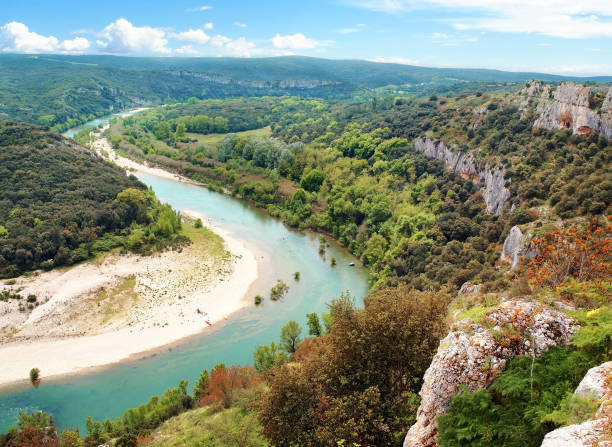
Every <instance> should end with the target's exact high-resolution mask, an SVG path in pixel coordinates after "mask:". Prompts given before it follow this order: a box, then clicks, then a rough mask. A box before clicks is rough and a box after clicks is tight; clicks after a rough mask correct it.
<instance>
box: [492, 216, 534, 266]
mask: <svg viewBox="0 0 612 447" xmlns="http://www.w3.org/2000/svg"><path fill="white" fill-rule="evenodd" d="M530 241H531V237H530V236H529V235H528V234H523V232H522V231H521V229H520V228H519V227H518V226H516V225H515V226H513V227H512V228H511V229H510V233H508V236H506V239H505V240H504V248H503V249H502V252H501V255H500V259H501V260H502V261H507V262H509V263H511V264H512V269H515V268H517V267H518V266H519V264H520V262H521V258H522V257H531V256H533V254H534V253H533V251H532V250H531V248H530V245H529V242H530Z"/></svg>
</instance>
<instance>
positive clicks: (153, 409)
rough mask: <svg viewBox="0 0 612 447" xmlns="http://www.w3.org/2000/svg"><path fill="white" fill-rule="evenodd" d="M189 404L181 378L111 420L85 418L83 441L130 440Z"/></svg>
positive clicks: (190, 399) (185, 383)
mask: <svg viewBox="0 0 612 447" xmlns="http://www.w3.org/2000/svg"><path fill="white" fill-rule="evenodd" d="M192 406H193V399H192V397H191V396H190V395H189V393H188V392H187V382H186V381H184V380H181V381H180V382H179V384H178V386H177V387H176V388H169V389H167V390H166V391H165V392H164V394H163V395H162V397H161V398H159V397H157V396H153V397H152V398H151V399H150V400H149V401H148V402H147V403H146V404H142V405H139V406H138V408H131V409H130V410H128V411H126V412H125V413H124V414H123V417H121V418H117V419H116V420H115V421H110V420H108V419H107V420H106V421H104V422H98V421H93V420H92V419H91V417H88V418H87V420H86V424H85V425H86V427H87V437H86V438H85V441H86V442H89V441H92V442H100V441H105V440H108V439H111V438H121V439H123V441H122V442H128V441H130V440H131V439H133V435H136V436H138V435H141V434H149V432H150V431H151V430H152V429H154V428H156V427H158V426H159V425H160V424H161V423H162V422H164V421H166V420H168V419H170V418H171V417H173V416H176V415H178V414H180V413H182V412H184V411H186V410H188V409H191V408H192Z"/></svg>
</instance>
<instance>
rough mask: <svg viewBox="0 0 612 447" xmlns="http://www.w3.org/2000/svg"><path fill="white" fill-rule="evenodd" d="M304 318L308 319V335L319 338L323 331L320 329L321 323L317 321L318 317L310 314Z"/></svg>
mask: <svg viewBox="0 0 612 447" xmlns="http://www.w3.org/2000/svg"><path fill="white" fill-rule="evenodd" d="M306 318H308V322H307V323H306V324H307V325H308V335H313V336H315V337H319V336H321V333H322V332H323V329H322V328H321V322H320V321H319V316H318V315H317V314H316V313H315V312H313V313H310V314H306Z"/></svg>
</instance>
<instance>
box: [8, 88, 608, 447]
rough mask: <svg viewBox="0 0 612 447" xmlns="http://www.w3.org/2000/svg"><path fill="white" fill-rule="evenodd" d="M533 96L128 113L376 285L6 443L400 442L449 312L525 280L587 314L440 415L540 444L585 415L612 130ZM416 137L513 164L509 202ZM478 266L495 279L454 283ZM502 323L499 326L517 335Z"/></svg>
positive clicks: (455, 318) (518, 292)
mask: <svg viewBox="0 0 612 447" xmlns="http://www.w3.org/2000/svg"><path fill="white" fill-rule="evenodd" d="M519 100H520V97H518V96H517V95H516V94H515V92H506V93H503V94H489V93H482V92H476V91H474V92H473V93H472V94H462V95H459V96H457V97H446V96H445V97H442V96H441V95H432V96H430V97H429V98H425V99H418V98H413V97H389V98H377V99H374V100H371V101H363V102H360V103H355V102H347V101H329V100H323V99H303V98H297V97H283V98H272V97H264V98H240V99H234V100H231V101H216V100H211V101H208V100H206V101H200V100H196V99H193V100H190V101H188V102H187V103H185V104H175V105H170V106H164V107H160V108H156V109H151V110H148V111H146V112H144V113H142V114H139V115H136V116H133V117H129V118H125V119H122V120H117V121H115V122H113V123H112V124H111V127H110V129H109V132H108V137H109V138H110V139H111V141H112V143H113V145H114V146H115V149H116V150H117V151H118V152H120V153H121V154H124V155H127V156H128V157H130V158H133V159H136V160H140V161H147V162H150V163H153V164H156V165H158V166H161V167H164V168H166V169H170V170H174V171H176V172H177V173H180V174H182V175H185V176H188V177H190V178H192V179H194V180H197V181H200V182H204V183H206V184H208V185H209V187H211V188H214V189H219V190H225V191H227V192H229V193H231V194H234V195H236V196H237V197H241V198H243V199H247V200H251V201H253V202H254V203H256V204H258V205H260V206H262V207H265V208H266V209H267V210H268V212H269V213H270V214H272V215H274V216H278V217H279V218H281V219H283V221H285V222H286V223H287V224H288V225H291V226H295V227H299V228H312V229H315V230H318V231H320V232H325V233H327V234H328V235H329V236H331V237H334V238H335V239H337V240H338V241H339V242H340V243H342V244H344V245H345V246H346V247H347V248H348V249H349V250H350V251H351V252H352V253H354V254H355V255H356V256H358V257H359V258H360V259H361V260H362V262H363V263H364V264H365V265H367V266H368V267H369V269H370V275H371V292H370V294H369V296H368V297H366V298H365V300H364V303H365V305H364V307H363V308H357V307H356V306H355V303H354V300H353V299H352V298H351V296H350V294H349V293H347V294H343V295H342V296H341V297H338V298H336V299H334V300H332V301H331V302H330V304H329V312H328V313H324V314H322V315H321V316H319V315H316V314H309V315H308V316H307V319H308V324H307V326H308V334H305V333H304V332H303V328H302V327H301V326H300V325H299V323H298V322H296V321H291V322H288V323H287V325H286V326H285V327H284V328H283V330H282V332H281V334H280V338H279V341H278V343H277V342H272V343H270V344H269V345H266V346H260V347H259V348H258V349H257V350H256V351H255V353H254V361H253V366H252V367H251V366H245V367H239V366H232V367H228V366H226V365H223V364H221V365H218V366H217V367H215V368H213V370H211V371H203V372H202V375H201V377H200V378H199V380H198V381H197V382H196V384H195V387H194V389H193V391H192V392H191V393H190V392H189V391H188V384H187V383H186V382H184V381H181V382H180V383H179V385H178V386H177V387H176V388H172V389H170V390H167V391H166V392H165V393H164V395H163V396H162V397H161V398H158V397H156V396H154V397H153V398H151V400H150V401H149V402H148V403H146V404H143V405H141V406H139V407H138V408H135V409H131V410H128V411H127V412H126V413H125V414H124V416H123V417H122V418H117V419H116V420H115V421H110V420H107V421H101V422H96V421H91V420H88V422H87V431H88V432H87V434H86V435H85V436H84V437H82V436H81V434H80V433H78V432H73V431H65V432H63V433H61V434H59V435H58V434H57V433H56V430H55V429H54V426H53V423H52V420H51V419H49V416H47V415H45V414H41V413H35V414H32V415H27V414H25V413H23V414H21V415H20V418H19V422H18V426H17V427H15V428H13V429H11V431H9V433H8V434H6V435H4V438H2V439H0V445H39V444H33V443H30V444H27V442H30V441H23V442H24V443H23V444H15V443H16V442H17V441H15V440H16V439H18V440H23V439H33V440H34V439H35V440H39V439H42V438H44V439H47V440H48V441H45V442H48V444H47V445H62V446H80V445H86V446H94V445H95V446H97V445H100V444H102V443H110V444H112V445H116V446H134V445H139V446H141V445H142V446H147V445H149V446H154V445H173V444H172V443H175V444H174V445H190V446H198V445H199V446H202V445H203V446H217V447H218V446H236V445H240V446H264V445H274V446H279V447H280V446H298V445H299V446H313V447H314V446H329V447H332V446H336V445H354V444H356V445H361V446H400V445H402V443H403V440H404V436H405V435H406V431H407V429H408V428H409V427H410V426H411V425H412V424H413V423H414V422H415V418H416V414H417V408H418V407H419V403H420V397H419V395H418V392H419V390H420V389H421V385H422V383H423V375H424V374H425V371H426V370H427V368H428V367H429V365H430V363H431V360H432V358H433V356H434V354H435V353H436V350H437V349H438V345H439V342H440V340H441V339H442V338H443V337H444V336H445V335H446V334H447V333H448V331H449V329H450V328H451V326H453V325H454V324H455V323H458V322H459V320H460V319H465V318H468V317H469V318H470V319H472V320H477V321H479V322H480V323H482V324H485V323H486V318H485V317H486V315H488V314H489V313H490V312H491V311H492V310H493V309H495V306H496V305H498V304H499V302H500V301H502V299H504V298H509V297H518V296H520V297H528V298H529V299H531V300H535V301H538V302H540V303H542V305H551V303H554V302H559V301H562V302H563V303H564V306H565V308H564V312H566V313H567V314H569V315H570V316H571V317H572V318H574V319H575V321H576V322H577V323H578V324H579V325H580V328H579V329H578V330H577V332H576V334H575V335H574V336H573V340H572V342H571V344H569V345H567V346H559V347H553V348H551V349H549V350H548V351H546V352H545V353H543V354H542V356H540V357H538V358H535V356H533V357H532V356H530V355H526V354H525V355H519V356H518V357H516V358H515V359H514V360H511V361H510V362H509V363H508V365H507V366H506V368H505V369H504V371H503V372H502V373H501V374H500V375H499V376H498V377H497V378H496V379H495V380H494V381H493V382H492V384H491V386H489V387H488V388H483V389H481V390H475V391H470V390H467V389H466V390H464V391H463V392H460V393H459V394H457V395H456V396H455V397H454V398H453V399H452V402H451V405H450V408H449V409H448V411H447V412H446V414H445V415H443V416H440V417H439V418H438V420H437V423H438V425H439V433H438V439H437V442H438V444H439V445H440V446H468V445H483V446H484V445H503V446H522V445H533V446H537V445H539V444H540V443H541V441H542V438H543V437H544V435H545V434H546V433H547V432H549V431H551V430H552V429H554V428H556V427H558V426H563V425H565V424H569V423H574V422H575V421H581V420H584V419H585V418H588V417H589V416H590V414H592V412H593V408H594V405H593V404H592V403H589V402H579V403H578V404H577V403H576V401H575V400H572V397H571V392H572V391H573V389H574V388H575V387H576V385H577V384H578V382H579V381H580V380H581V378H582V377H583V375H584V373H585V371H586V370H587V369H588V368H590V367H591V366H595V365H597V364H599V363H601V362H604V361H607V360H610V358H611V357H610V356H611V355H612V352H611V346H612V344H611V343H612V324H611V321H612V309H611V307H610V298H611V293H612V289H611V286H610V282H609V280H610V277H611V276H612V264H611V260H610V256H611V251H610V250H611V247H610V243H611V242H610V238H611V233H612V228H611V227H610V223H609V217H607V216H609V215H610V205H611V203H612V183H611V182H610V157H611V156H612V144H610V142H609V141H608V139H607V138H606V137H605V136H604V135H601V134H598V133H597V132H587V133H585V134H573V133H571V132H570V131H568V130H565V129H560V130H548V129H543V128H536V127H533V126H532V123H533V120H534V118H535V116H534V114H535V110H533V108H532V109H529V110H527V111H526V112H525V111H521V110H519V107H518V106H517V104H518V101H519ZM256 129H260V130H259V133H258V134H253V133H252V131H253V130H256ZM219 133H222V135H219ZM416 138H430V139H435V140H436V141H444V142H445V144H446V145H448V146H449V147H452V148H453V150H454V151H456V152H458V153H463V154H467V153H468V151H469V154H472V156H473V157H474V160H475V162H476V163H478V164H480V165H484V164H487V163H488V164H489V165H491V166H495V165H498V166H503V167H504V175H505V178H506V179H507V180H506V182H505V183H504V184H503V185H502V186H503V187H504V188H507V189H508V190H509V192H510V199H509V200H508V201H507V202H508V203H506V204H505V205H504V207H503V209H504V212H502V213H499V214H492V213H489V212H487V207H486V204H485V201H484V200H483V193H482V190H481V189H480V188H479V187H480V184H479V183H478V182H475V181H474V180H473V178H470V176H466V175H463V176H462V175H461V172H459V173H455V172H453V171H452V170H451V169H447V167H445V166H444V165H443V164H442V163H441V162H440V161H437V160H431V159H429V158H427V157H426V156H425V155H424V154H423V153H421V152H419V151H417V150H415V149H414V147H413V142H414V141H415V139H416ZM464 177H467V178H464ZM487 192H490V191H487ZM559 221H562V224H561V225H560V226H559V224H558V222H559ZM515 225H520V226H521V227H522V228H525V229H530V230H531V231H532V233H533V234H534V235H535V238H534V241H533V244H534V245H533V248H534V250H535V252H536V253H538V256H537V257H535V258H534V260H533V261H532V262H531V263H527V262H524V263H523V265H521V266H519V268H518V269H516V270H513V271H510V270H509V268H508V267H506V266H505V265H504V264H501V263H500V262H499V257H500V252H501V250H502V244H503V242H504V239H505V237H506V236H507V235H508V233H509V231H510V228H512V227H513V226H515ZM8 231H9V234H10V228H9V229H8ZM570 236H571V237H574V238H575V241H576V243H568V242H567V241H568V237H570ZM584 253H586V254H587V256H586V258H585V256H582V255H581V254H584ZM568 260H570V263H569V265H568V264H567V262H568ZM551 272H556V273H558V272H563V274H561V275H557V276H554V275H552V273H551ZM587 272H588V274H586V273H587ZM296 279H297V277H296ZM466 281H472V282H474V283H476V284H479V285H481V289H480V292H479V293H476V294H470V295H466V296H460V297H458V298H455V296H456V293H457V291H458V290H459V288H460V286H461V285H462V284H464V283H465V282H466ZM504 330H505V332H502V335H503V336H501V337H499V338H500V343H504V342H512V340H515V338H517V334H515V333H514V332H512V330H511V329H510V328H505V329H504ZM508 340H509V341H508ZM482 368H485V369H486V368H487V366H486V365H483V366H482ZM19 442H22V441H19ZM32 442H34V441H32ZM37 442H39V441H37ZM2 443H4V444H2Z"/></svg>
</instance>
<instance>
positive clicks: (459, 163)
mask: <svg viewBox="0 0 612 447" xmlns="http://www.w3.org/2000/svg"><path fill="white" fill-rule="evenodd" d="M414 148H415V150H417V151H420V152H423V153H424V154H425V155H427V156H428V157H431V158H435V159H437V160H440V161H442V162H444V164H445V165H446V167H447V168H448V169H452V170H453V171H455V172H457V173H458V174H459V175H461V176H462V177H463V178H465V179H470V180H472V181H473V182H474V183H478V184H479V185H480V186H481V192H482V196H483V198H484V201H485V203H486V204H487V212H489V213H490V214H497V215H499V214H501V213H502V212H503V211H504V209H505V208H506V207H507V205H508V200H509V199H510V191H509V190H508V189H507V188H506V186H505V185H506V179H505V178H504V174H505V170H504V167H503V166H491V164H490V163H488V162H487V163H486V164H485V166H484V168H480V167H479V166H478V164H477V163H476V160H474V157H473V156H472V155H471V154H466V153H463V152H459V151H457V150H456V148H453V149H455V150H452V149H450V148H449V147H448V146H447V145H446V144H444V142H443V141H438V142H437V141H435V140H432V139H431V138H417V139H416V140H415V141H414Z"/></svg>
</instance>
